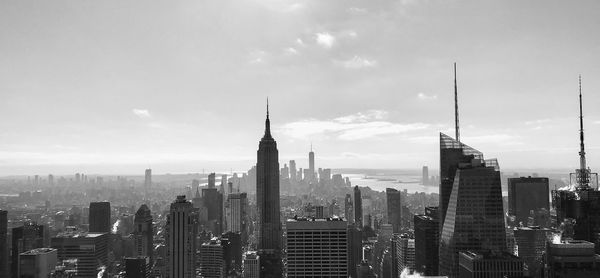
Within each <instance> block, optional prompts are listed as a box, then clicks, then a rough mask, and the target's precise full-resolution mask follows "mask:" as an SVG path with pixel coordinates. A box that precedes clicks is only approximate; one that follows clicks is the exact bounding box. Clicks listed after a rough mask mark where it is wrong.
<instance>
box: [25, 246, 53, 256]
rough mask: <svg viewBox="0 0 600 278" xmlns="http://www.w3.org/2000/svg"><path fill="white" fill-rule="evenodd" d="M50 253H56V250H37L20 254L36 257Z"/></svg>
mask: <svg viewBox="0 0 600 278" xmlns="http://www.w3.org/2000/svg"><path fill="white" fill-rule="evenodd" d="M51 252H57V250H56V249H54V248H37V249H32V250H29V251H25V252H23V253H21V255H38V254H47V253H51Z"/></svg>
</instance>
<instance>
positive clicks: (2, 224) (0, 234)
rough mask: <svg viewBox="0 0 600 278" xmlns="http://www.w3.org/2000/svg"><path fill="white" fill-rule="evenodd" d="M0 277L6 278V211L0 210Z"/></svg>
mask: <svg viewBox="0 0 600 278" xmlns="http://www.w3.org/2000/svg"><path fill="white" fill-rule="evenodd" d="M0 277H8V211H5V210H0Z"/></svg>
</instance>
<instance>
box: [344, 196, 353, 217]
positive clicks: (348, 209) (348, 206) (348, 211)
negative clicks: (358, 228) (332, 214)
mask: <svg viewBox="0 0 600 278" xmlns="http://www.w3.org/2000/svg"><path fill="white" fill-rule="evenodd" d="M344 218H346V221H348V223H349V224H351V223H354V207H353V206H352V195H351V194H346V198H345V199H344Z"/></svg>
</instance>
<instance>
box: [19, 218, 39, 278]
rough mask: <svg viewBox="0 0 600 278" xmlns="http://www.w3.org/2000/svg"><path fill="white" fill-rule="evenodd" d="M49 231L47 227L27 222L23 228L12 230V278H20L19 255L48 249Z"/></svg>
mask: <svg viewBox="0 0 600 278" xmlns="http://www.w3.org/2000/svg"><path fill="white" fill-rule="evenodd" d="M47 229H48V227H47V226H44V225H38V224H36V223H33V222H25V223H23V226H21V227H15V228H13V229H12V249H11V250H12V256H11V273H12V277H18V274H19V255H20V254H21V253H23V252H25V251H29V250H32V249H37V248H42V247H47V244H48V241H47V240H48V237H47V233H48V230H47Z"/></svg>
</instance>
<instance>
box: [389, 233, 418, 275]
mask: <svg viewBox="0 0 600 278" xmlns="http://www.w3.org/2000/svg"><path fill="white" fill-rule="evenodd" d="M392 249H393V250H392V254H393V256H392V260H393V262H392V265H393V266H395V271H394V273H402V271H404V269H408V270H409V271H414V270H415V239H414V238H413V237H410V236H408V235H399V234H395V235H393V237H392Z"/></svg>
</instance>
